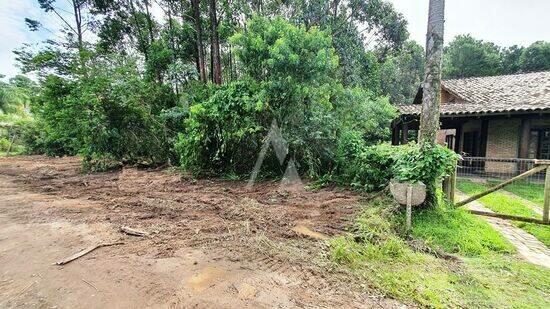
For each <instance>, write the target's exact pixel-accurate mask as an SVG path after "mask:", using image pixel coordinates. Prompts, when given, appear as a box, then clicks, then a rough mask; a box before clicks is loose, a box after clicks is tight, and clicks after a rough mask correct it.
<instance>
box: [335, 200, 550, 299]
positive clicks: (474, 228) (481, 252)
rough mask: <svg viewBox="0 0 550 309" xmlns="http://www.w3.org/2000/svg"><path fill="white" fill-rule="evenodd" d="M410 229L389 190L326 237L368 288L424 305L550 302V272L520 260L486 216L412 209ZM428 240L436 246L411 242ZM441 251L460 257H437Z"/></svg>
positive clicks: (340, 260) (343, 265) (337, 256)
mask: <svg viewBox="0 0 550 309" xmlns="http://www.w3.org/2000/svg"><path fill="white" fill-rule="evenodd" d="M413 218H414V221H413V230H412V231H411V234H410V236H407V235H406V234H405V233H404V231H403V228H402V223H403V214H402V212H401V211H400V209H399V208H398V206H397V205H395V203H394V202H393V201H392V200H391V199H390V198H389V197H387V195H385V194H383V195H379V196H377V197H376V198H374V199H372V200H370V201H369V202H368V203H367V204H366V205H364V206H363V207H362V210H361V211H360V213H359V214H358V216H357V218H356V219H355V221H354V223H353V224H352V225H351V226H350V227H349V233H348V234H347V235H345V236H340V237H337V238H333V239H331V240H329V248H330V250H329V258H330V259H331V261H332V262H334V263H335V264H336V265H337V266H338V267H341V268H343V269H344V270H346V271H348V272H349V273H350V274H352V275H354V276H356V277H358V278H359V279H360V280H361V281H363V280H365V281H366V282H367V283H368V285H369V286H370V287H373V288H375V289H377V290H378V291H381V292H383V293H385V294H387V295H388V296H391V297H395V298H397V299H399V300H401V301H404V302H413V303H416V304H418V305H421V306H427V307H436V308H441V307H531V308H541V306H542V307H548V306H549V305H550V301H549V299H550V298H549V297H548V296H549V295H548V287H549V286H550V277H548V275H550V271H549V270H547V269H543V268H540V267H537V266H533V265H530V264H527V263H525V262H522V261H519V260H517V258H515V257H514V256H513V255H511V254H510V253H512V252H514V249H513V247H512V246H511V245H510V244H509V243H508V242H507V241H506V240H504V239H503V238H502V237H501V236H500V234H498V233H497V232H496V231H495V230H493V229H492V228H491V227H490V226H489V225H488V224H487V223H485V222H484V221H482V220H480V219H479V218H476V217H475V216H473V215H471V214H469V213H467V212H465V211H463V210H459V209H450V208H448V207H446V206H442V205H440V206H439V207H437V208H434V209H426V210H423V211H419V212H413ZM418 241H420V242H424V243H425V244H426V245H427V246H428V247H430V248H432V250H419V249H418V248H417V247H415V246H413V245H411V244H412V243H413V242H418ZM438 250H444V251H446V252H448V253H453V254H454V255H455V257H456V258H455V259H443V258H438V257H437V256H436V255H434V254H429V253H425V252H437V251H438Z"/></svg>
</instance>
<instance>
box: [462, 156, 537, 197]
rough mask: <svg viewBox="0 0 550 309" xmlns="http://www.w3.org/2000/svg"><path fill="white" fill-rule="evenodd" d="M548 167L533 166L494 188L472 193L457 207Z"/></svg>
mask: <svg viewBox="0 0 550 309" xmlns="http://www.w3.org/2000/svg"><path fill="white" fill-rule="evenodd" d="M546 168H547V166H546V165H542V166H537V167H535V168H533V169H531V170H528V171H527V172H525V173H523V174H521V175H518V176H516V177H514V178H511V179H509V180H506V181H505V182H503V183H500V184H498V185H496V186H494V187H492V188H489V189H487V190H485V191H483V192H481V193H478V194H475V195H472V196H470V197H469V198H467V199H465V200H463V201H461V202H458V203H456V204H455V206H457V207H460V206H464V205H466V204H468V203H470V202H472V201H475V200H477V199H479V198H482V197H484V196H485V195H487V194H489V193H493V192H495V191H497V190H499V189H502V188H504V187H505V186H507V185H509V184H511V183H512V182H514V181H518V180H520V179H523V178H526V177H529V176H531V175H533V174H536V173H538V172H541V171H543V170H545V169H546Z"/></svg>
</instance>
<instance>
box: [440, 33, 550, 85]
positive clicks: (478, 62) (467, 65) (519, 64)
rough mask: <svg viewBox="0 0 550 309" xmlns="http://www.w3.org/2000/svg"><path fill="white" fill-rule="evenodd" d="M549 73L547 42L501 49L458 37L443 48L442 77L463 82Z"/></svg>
mask: <svg viewBox="0 0 550 309" xmlns="http://www.w3.org/2000/svg"><path fill="white" fill-rule="evenodd" d="M547 70H550V42H544V41H538V42H534V43H533V44H531V45H529V46H527V47H521V46H517V45H514V46H511V47H506V48H503V47H500V46H498V45H496V44H494V43H491V42H487V41H483V40H478V39H475V38H474V37H472V36H471V35H459V36H457V37H456V38H455V39H454V40H453V41H451V42H450V43H449V44H448V46H447V47H445V51H444V58H443V76H444V77H445V78H462V77H477V76H492V75H501V74H514V73H522V72H523V73H526V72H536V71H547Z"/></svg>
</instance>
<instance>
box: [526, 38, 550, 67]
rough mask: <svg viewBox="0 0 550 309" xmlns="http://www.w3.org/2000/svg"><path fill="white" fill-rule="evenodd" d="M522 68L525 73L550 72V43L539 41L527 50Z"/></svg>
mask: <svg viewBox="0 0 550 309" xmlns="http://www.w3.org/2000/svg"><path fill="white" fill-rule="evenodd" d="M520 66H521V70H522V71H524V72H535V71H544V70H550V42H544V41H537V42H535V43H533V44H531V45H529V47H527V48H525V50H524V51H523V53H522V55H521V57H520Z"/></svg>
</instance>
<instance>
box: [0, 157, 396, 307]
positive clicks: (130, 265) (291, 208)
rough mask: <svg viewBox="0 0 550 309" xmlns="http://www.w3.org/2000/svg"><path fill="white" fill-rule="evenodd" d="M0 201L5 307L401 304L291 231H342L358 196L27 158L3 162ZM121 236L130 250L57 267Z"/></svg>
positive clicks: (111, 250) (120, 248) (0, 297)
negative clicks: (92, 170)
mask: <svg viewBox="0 0 550 309" xmlns="http://www.w3.org/2000/svg"><path fill="white" fill-rule="evenodd" d="M0 196H1V199H0V307H1V308H6V307H7V308H17V307H25V308H28V307H33V308H106V307H109V308H143V307H154V308H272V307H276V308H291V307H327V308H328V307H367V308H369V307H384V308H387V307H400V306H401V305H400V304H399V303H397V302H395V301H393V300H389V299H386V298H383V297H379V296H375V292H372V291H371V292H369V291H365V289H364V288H363V289H360V288H359V287H358V286H359V284H360V283H358V282H351V281H350V280H349V279H348V278H347V277H346V276H345V275H343V274H340V273H338V271H336V270H335V269H334V268H333V267H331V265H330V264H329V263H328V262H327V260H326V259H325V258H323V256H322V255H323V253H324V252H326V248H325V245H324V243H323V242H322V241H320V240H316V239H311V238H308V237H304V236H302V235H300V234H298V233H296V232H295V231H293V230H292V229H293V228H295V227H296V226H299V227H301V228H303V229H306V230H307V229H309V230H311V231H315V232H318V233H322V234H324V235H329V236H331V235H335V234H338V233H341V230H342V229H343V228H344V226H345V224H346V220H347V219H349V218H350V216H351V215H352V214H353V213H354V210H355V208H356V204H357V201H358V197H357V196H355V195H353V194H350V193H349V192H341V191H340V192H337V191H332V190H315V191H305V192H304V191H302V192H285V191H280V190H278V183H276V182H273V183H271V182H270V183H261V184H259V185H256V186H255V187H254V188H253V189H252V190H246V188H245V184H244V183H242V182H237V181H221V180H193V179H190V178H185V177H182V176H181V175H180V174H178V173H175V172H170V171H167V170H139V169H135V168H125V169H123V170H122V171H118V172H109V173H100V174H93V175H84V174H81V173H80V161H79V159H78V158H46V157H41V156H27V157H15V158H1V159H0ZM122 225H124V226H129V227H132V228H136V229H140V230H144V231H147V232H149V233H151V236H150V237H134V236H129V235H126V234H123V233H121V232H120V231H119V227H120V226H122ZM113 241H121V242H124V244H122V245H117V246H111V247H103V248H99V249H97V250H96V251H93V252H92V253H90V254H88V255H86V256H84V257H82V258H80V259H78V260H75V261H73V262H71V263H69V264H66V265H64V266H57V265H53V263H55V262H56V261H59V260H60V259H63V258H66V257H68V256H71V255H72V254H74V253H76V252H78V251H80V250H82V249H84V248H86V247H89V246H90V245H94V244H98V243H103V242H113Z"/></svg>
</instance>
